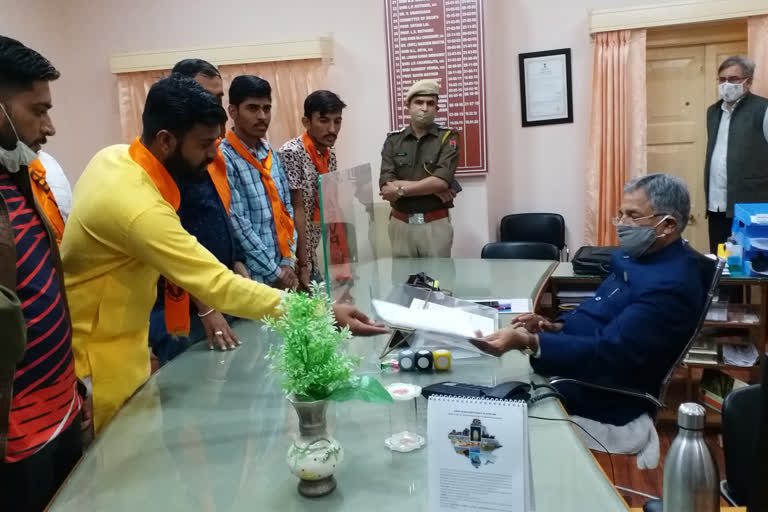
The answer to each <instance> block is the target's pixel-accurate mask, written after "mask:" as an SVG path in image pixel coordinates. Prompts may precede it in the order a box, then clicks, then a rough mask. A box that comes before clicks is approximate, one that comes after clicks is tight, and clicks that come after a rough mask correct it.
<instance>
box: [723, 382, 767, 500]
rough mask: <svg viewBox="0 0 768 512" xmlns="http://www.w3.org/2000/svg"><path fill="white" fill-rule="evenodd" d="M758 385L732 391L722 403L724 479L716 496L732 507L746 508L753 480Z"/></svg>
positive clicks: (758, 396)
mask: <svg viewBox="0 0 768 512" xmlns="http://www.w3.org/2000/svg"><path fill="white" fill-rule="evenodd" d="M760 398H761V393H760V385H759V384H755V385H754V386H747V387H744V388H739V389H734V390H733V391H731V392H730V393H728V396H726V397H725V400H724V401H723V423H722V432H723V453H724V454H725V475H726V479H725V480H723V481H722V482H720V494H722V495H723V498H725V499H726V500H728V503H730V504H731V505H733V506H734V507H744V506H746V505H747V498H748V497H749V488H750V484H751V483H752V478H753V476H754V474H753V471H754V468H755V465H754V464H753V462H754V461H753V458H754V457H755V447H756V446H757V444H756V443H757V439H758V429H759V428H760Z"/></svg>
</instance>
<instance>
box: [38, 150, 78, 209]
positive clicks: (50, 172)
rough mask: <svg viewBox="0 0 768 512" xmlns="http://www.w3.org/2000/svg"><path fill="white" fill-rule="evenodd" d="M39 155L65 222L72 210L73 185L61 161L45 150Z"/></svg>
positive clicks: (46, 179)
mask: <svg viewBox="0 0 768 512" xmlns="http://www.w3.org/2000/svg"><path fill="white" fill-rule="evenodd" d="M37 157H38V158H39V159H40V163H42V164H43V167H45V181H47V182H48V186H49V187H51V192H53V197H55V198H56V204H57V205H59V211H60V212H61V216H62V218H63V219H64V222H67V217H69V212H70V210H72V186H71V185H70V184H69V180H68V179H67V175H66V174H65V173H64V169H62V168H61V166H60V165H59V162H57V161H56V160H55V159H54V158H53V157H52V156H51V155H49V154H48V153H46V152H45V151H40V152H38V153H37Z"/></svg>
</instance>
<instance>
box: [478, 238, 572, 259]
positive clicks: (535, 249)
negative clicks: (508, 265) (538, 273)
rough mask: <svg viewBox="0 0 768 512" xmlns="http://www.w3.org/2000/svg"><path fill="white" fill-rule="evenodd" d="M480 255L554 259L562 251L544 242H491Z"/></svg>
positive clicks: (504, 257)
mask: <svg viewBox="0 0 768 512" xmlns="http://www.w3.org/2000/svg"><path fill="white" fill-rule="evenodd" d="M480 257H481V258H483V259H484V260H554V261H557V260H559V259H560V251H559V250H558V249H557V247H555V246H554V245H552V244H548V243H544V242H491V243H489V244H485V246H483V250H482V252H481V253H480Z"/></svg>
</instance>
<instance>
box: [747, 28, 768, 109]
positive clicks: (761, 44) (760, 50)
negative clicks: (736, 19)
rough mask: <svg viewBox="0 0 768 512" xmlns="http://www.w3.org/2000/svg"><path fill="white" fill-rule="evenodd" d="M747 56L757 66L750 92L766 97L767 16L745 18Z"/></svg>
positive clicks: (767, 65) (767, 80) (767, 61)
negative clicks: (747, 45)
mask: <svg viewBox="0 0 768 512" xmlns="http://www.w3.org/2000/svg"><path fill="white" fill-rule="evenodd" d="M747 41H748V44H749V56H750V57H751V58H752V60H754V61H755V63H756V64H757V65H756V67H755V78H754V80H753V83H752V92H754V93H755V94H759V95H760V96H768V16H752V17H751V18H747Z"/></svg>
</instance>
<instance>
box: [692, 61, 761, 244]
mask: <svg viewBox="0 0 768 512" xmlns="http://www.w3.org/2000/svg"><path fill="white" fill-rule="evenodd" d="M754 74H755V63H754V62H753V61H752V59H749V58H747V57H740V56H735V57H729V58H727V59H725V60H724V61H723V63H722V64H720V69H719V70H718V82H719V83H720V101H718V102H717V103H715V104H714V105H712V106H710V107H709V109H707V160H706V167H705V169H704V173H705V174H704V186H705V187H706V191H707V219H708V220H709V250H710V251H711V252H712V253H713V254H717V245H718V244H721V243H724V242H725V241H726V240H727V239H728V237H729V236H730V235H731V227H732V225H733V205H734V204H736V203H764V202H766V201H768V99H766V98H763V97H762V96H758V95H756V94H753V93H752V92H751V91H750V89H751V88H752V77H753V76H754Z"/></svg>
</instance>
